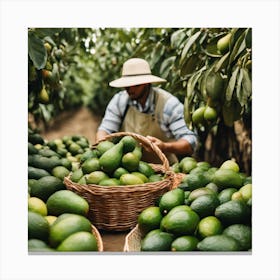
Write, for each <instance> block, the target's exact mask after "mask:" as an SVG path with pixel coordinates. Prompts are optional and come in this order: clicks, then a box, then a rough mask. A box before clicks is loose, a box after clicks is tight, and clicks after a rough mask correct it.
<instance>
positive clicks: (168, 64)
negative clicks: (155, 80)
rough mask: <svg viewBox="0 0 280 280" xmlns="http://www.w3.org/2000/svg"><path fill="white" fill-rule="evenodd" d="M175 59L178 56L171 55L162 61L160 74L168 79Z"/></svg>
mask: <svg viewBox="0 0 280 280" xmlns="http://www.w3.org/2000/svg"><path fill="white" fill-rule="evenodd" d="M175 59H176V56H171V57H168V58H166V59H165V60H164V61H163V62H162V64H161V66H160V76H161V77H162V78H163V79H166V78H167V77H168V75H169V72H170V70H171V69H172V67H173V64H174V61H175Z"/></svg>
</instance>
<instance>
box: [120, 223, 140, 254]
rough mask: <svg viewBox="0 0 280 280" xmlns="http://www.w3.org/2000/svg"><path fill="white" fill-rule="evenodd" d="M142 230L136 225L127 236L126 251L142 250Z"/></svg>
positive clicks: (124, 248)
mask: <svg viewBox="0 0 280 280" xmlns="http://www.w3.org/2000/svg"><path fill="white" fill-rule="evenodd" d="M141 238H142V235H141V232H140V229H139V227H138V225H136V227H134V228H133V229H132V230H131V231H130V232H129V233H128V234H127V235H126V237H125V242H124V247H123V251H124V252H140V251H141Z"/></svg>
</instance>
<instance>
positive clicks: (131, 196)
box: [64, 132, 175, 231]
mask: <svg viewBox="0 0 280 280" xmlns="http://www.w3.org/2000/svg"><path fill="white" fill-rule="evenodd" d="M125 135H130V136H132V137H134V138H135V139H136V140H137V141H138V143H140V144H141V145H142V147H144V149H146V150H150V151H151V153H154V154H155V155H156V156H157V157H158V158H160V159H161V161H162V164H151V166H152V168H153V169H154V170H155V171H156V172H159V173H163V174H165V178H164V179H163V180H161V181H158V182H149V183H145V184H141V185H130V186H100V185H94V184H88V185H81V184H78V183H74V182H72V181H71V180H70V179H69V178H70V175H69V176H68V177H65V178H64V183H65V185H66V187H67V189H69V190H71V191H74V192H76V193H77V194H79V195H80V196H82V197H84V198H85V199H86V200H87V201H88V203H89V215H88V218H89V219H90V220H91V221H92V223H93V224H94V225H95V226H96V227H97V228H98V229H103V230H109V231H110V230H113V231H126V230H130V229H132V228H133V227H134V226H135V225H136V224H137V218H138V215H139V214H140V212H141V211H142V210H144V209H145V208H147V207H149V206H151V205H154V203H155V201H156V199H157V198H158V197H160V196H161V195H163V194H164V193H165V192H167V191H169V190H171V189H172V188H173V183H174V178H175V177H174V172H172V171H170V170H169V163H168V160H167V158H166V157H165V155H164V154H163V153H162V152H161V150H160V149H159V148H158V147H157V146H156V145H154V144H153V143H151V142H150V141H149V140H148V139H147V138H146V137H143V136H141V135H138V134H135V133H127V132H119V133H113V134H110V135H108V136H107V137H105V138H104V139H102V141H105V140H110V139H111V140H112V139H113V138H114V137H123V136H125ZM99 142H101V141H99ZM99 142H98V143H99ZM98 143H96V144H95V145H97V144H98ZM95 145H94V146H95ZM94 146H93V147H94Z"/></svg>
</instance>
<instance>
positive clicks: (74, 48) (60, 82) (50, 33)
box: [28, 28, 92, 125]
mask: <svg viewBox="0 0 280 280" xmlns="http://www.w3.org/2000/svg"><path fill="white" fill-rule="evenodd" d="M90 35H91V29H87V28H29V29H28V112H29V113H30V114H32V116H33V117H34V119H35V122H39V121H43V123H44V124H45V125H47V124H48V123H49V122H50V121H51V120H52V119H53V117H54V116H56V115H58V114H59V113H60V112H62V111H64V110H69V109H72V108H75V107H78V106H81V105H83V104H84V103H85V102H86V101H87V100H88V99H89V98H91V93H90V90H91V83H92V82H91V79H90V77H91V76H92V72H91V69H92V65H91V63H92V62H91V61H90V60H88V59H87V54H88V48H87V44H86V42H87V38H89V36H90ZM88 47H89V46H88Z"/></svg>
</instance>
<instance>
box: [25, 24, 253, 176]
mask: <svg viewBox="0 0 280 280" xmlns="http://www.w3.org/2000/svg"><path fill="white" fill-rule="evenodd" d="M251 34H252V30H251V29H250V28H97V29H90V28H64V29H60V28H51V29H41V28H35V29H32V28H30V29H29V30H28V38H29V44H28V46H29V48H28V51H29V60H28V61H29V67H28V70H29V71H28V73H29V76H28V89H29V92H28V101H29V102H28V106H29V107H28V108H29V112H31V113H32V114H33V115H34V116H35V117H36V118H37V119H43V120H44V121H45V123H46V124H47V123H48V122H49V121H50V120H51V119H52V117H54V116H55V115H56V114H58V113H59V112H61V111H63V110H68V109H71V108H75V107H78V106H82V105H83V106H88V107H89V108H90V109H92V110H93V111H94V112H95V113H99V114H103V113H104V110H105V108H106V105H107V103H108V102H109V100H110V99H111V97H112V96H113V94H114V93H115V91H116V89H114V88H110V87H109V86H108V83H109V82H110V81H111V80H113V79H116V78H118V77H119V75H120V72H121V67H122V64H123V62H124V61H125V60H127V59H128V58H131V57H142V58H145V59H147V60H148V61H149V63H150V65H151V68H152V72H153V73H154V74H155V75H159V76H161V77H162V78H165V79H166V80H167V83H165V84H164V88H165V89H166V90H168V91H170V92H171V93H172V94H174V95H175V96H177V97H178V98H179V99H180V100H181V101H182V103H184V108H185V110H184V113H185V121H186V123H187V125H188V126H189V127H190V128H191V129H193V130H195V131H196V132H197V133H198V135H199V139H200V143H201V145H200V147H199V149H198V151H197V157H199V158H200V159H203V160H206V161H209V162H211V163H212V164H216V165H219V164H220V163H221V162H223V161H224V160H225V159H229V158H235V159H236V160H237V161H238V163H239V164H240V165H241V168H242V169H243V170H245V171H246V172H247V173H250V171H251V170H250V169H251V138H252V137H251V102H252V85H251V84H252V83H251V65H252V53H251V52H252V43H251V36H252V35H251Z"/></svg>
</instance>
